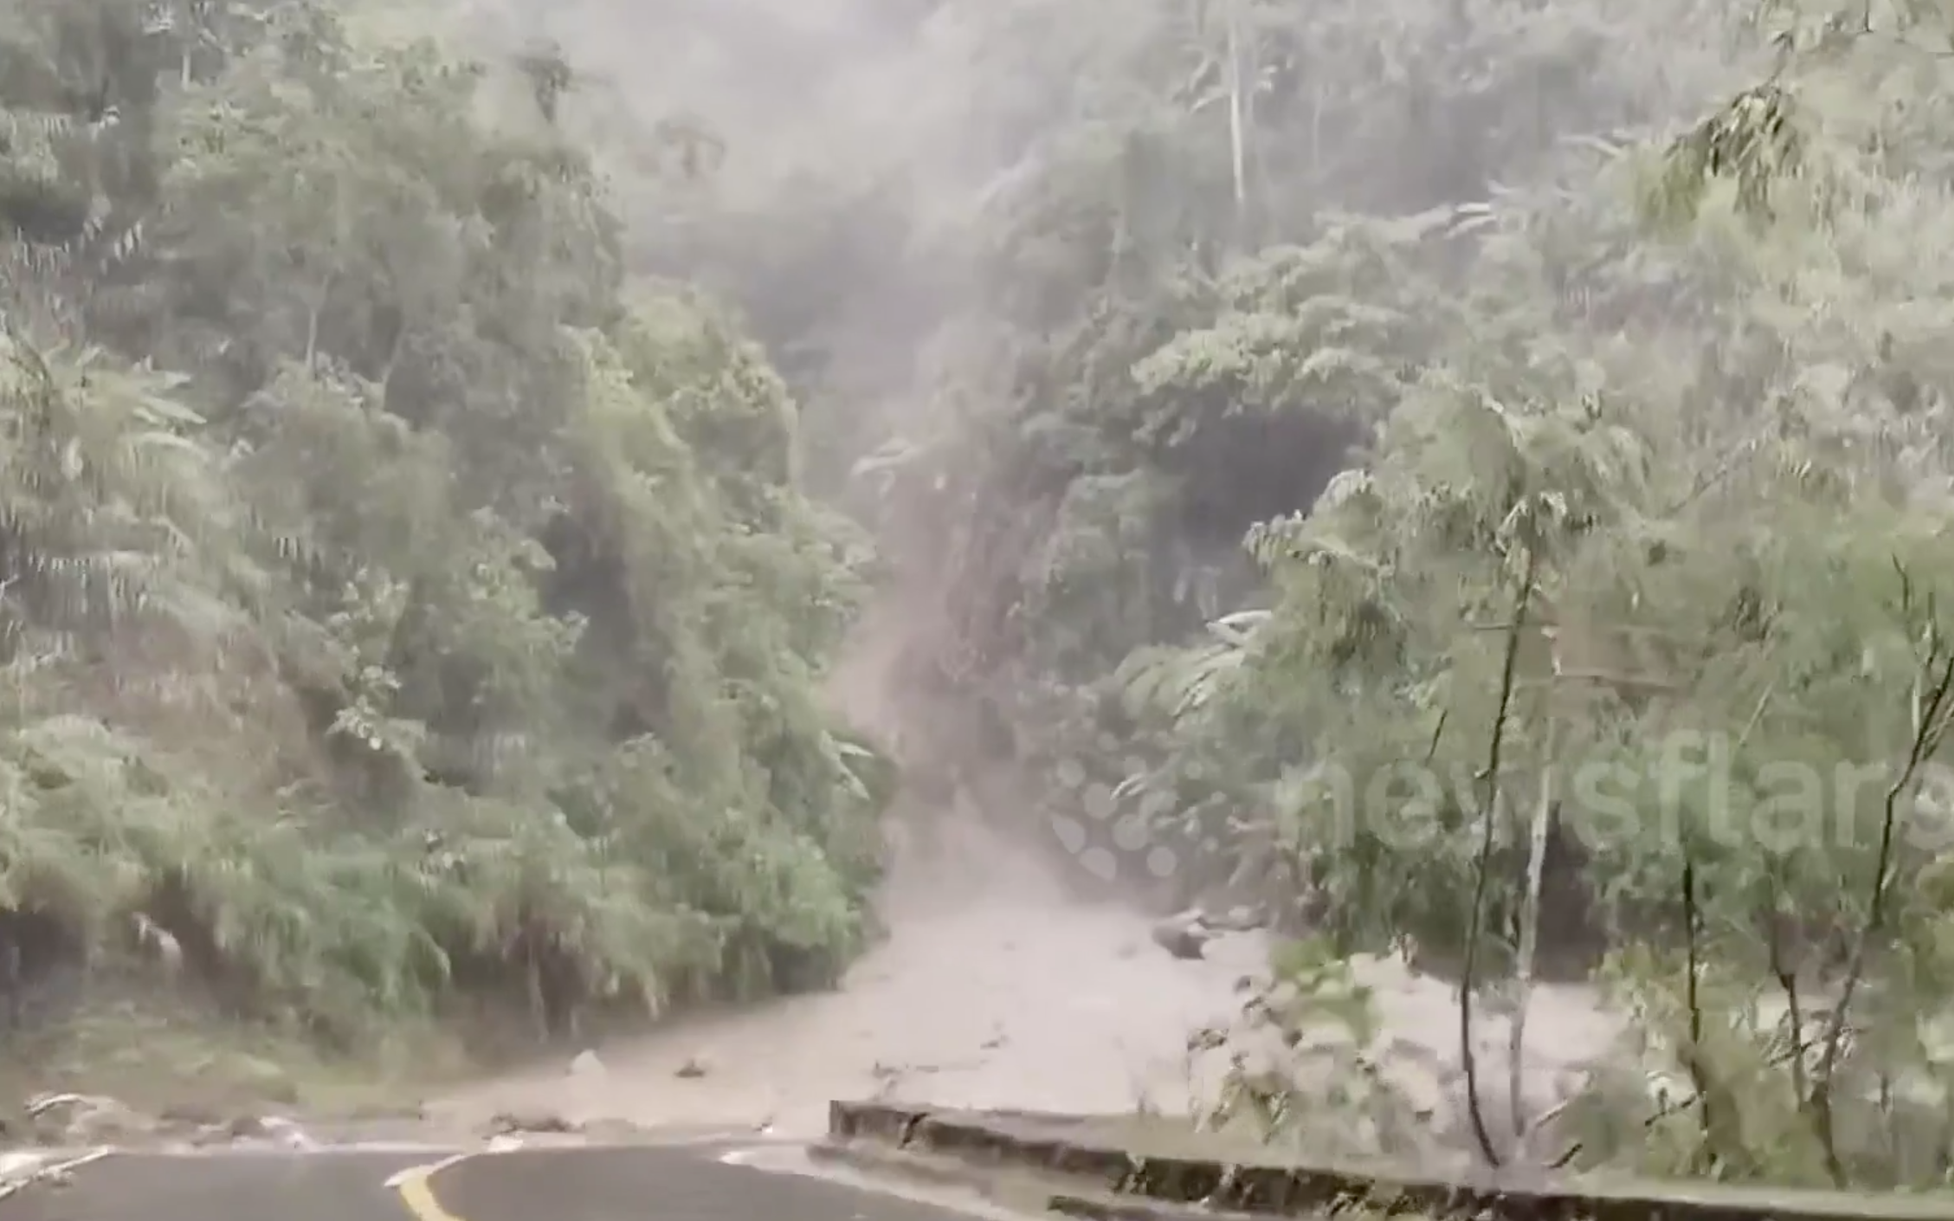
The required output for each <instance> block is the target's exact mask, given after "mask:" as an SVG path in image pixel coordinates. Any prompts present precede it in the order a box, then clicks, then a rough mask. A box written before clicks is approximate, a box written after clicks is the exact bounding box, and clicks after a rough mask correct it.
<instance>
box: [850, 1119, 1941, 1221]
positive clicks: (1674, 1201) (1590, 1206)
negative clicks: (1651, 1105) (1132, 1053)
mask: <svg viewBox="0 0 1954 1221" xmlns="http://www.w3.org/2000/svg"><path fill="white" fill-rule="evenodd" d="M828 1126H829V1140H830V1142H831V1144H833V1145H834V1146H836V1147H837V1148H847V1147H867V1148H870V1149H881V1150H887V1151H890V1152H894V1153H910V1154H922V1155H927V1156H930V1157H932V1158H935V1159H951V1160H954V1161H956V1162H959V1163H962V1164H966V1165H969V1166H970V1167H972V1168H973V1169H985V1170H1010V1169H1016V1170H1022V1171H1028V1172H1032V1173H1035V1174H1039V1175H1041V1176H1048V1177H1050V1178H1052V1179H1053V1180H1062V1181H1065V1182H1068V1183H1076V1184H1078V1188H1077V1191H1076V1192H1075V1193H1074V1192H1067V1193H1063V1194H1055V1195H1054V1196H1053V1197H1052V1199H1051V1200H1050V1204H1051V1206H1052V1207H1053V1208H1054V1210H1055V1211H1060V1212H1064V1213H1067V1214H1069V1215H1073V1216H1080V1217H1088V1218H1095V1219H1097V1221H1113V1219H1115V1218H1119V1219H1122V1221H1135V1219H1137V1218H1141V1217H1161V1216H1164V1215H1181V1216H1185V1215H1186V1211H1185V1210H1186V1209H1187V1208H1188V1207H1189V1206H1192V1205H1195V1204H1200V1205H1202V1206H1203V1209H1204V1212H1206V1215H1208V1216H1210V1217H1211V1216H1212V1215H1213V1213H1212V1212H1211V1211H1207V1210H1226V1211H1229V1212H1234V1213H1240V1214H1251V1215H1259V1216H1264V1217H1266V1216H1298V1215H1302V1214H1305V1213H1319V1212H1324V1211H1327V1210H1330V1209H1333V1208H1336V1207H1338V1206H1344V1205H1349V1204H1354V1203H1367V1204H1369V1205H1371V1206H1374V1207H1382V1208H1386V1209H1388V1210H1390V1211H1392V1212H1417V1213H1424V1214H1432V1215H1443V1216H1461V1215H1470V1216H1473V1217H1475V1218H1476V1217H1490V1218H1496V1219H1497V1221H1574V1219H1576V1218H1580V1219H1582V1221H1652V1219H1654V1218H1674V1219H1676V1221H1848V1219H1851V1221H1861V1219H1863V1221H1954V1194H1937V1195H1897V1194H1894V1195H1864V1194H1854V1193H1846V1192H1818V1191H1784V1190H1776V1189H1752V1188H1739V1187H1725V1186H1721V1185H1718V1184H1711V1183H1682V1182H1677V1183H1667V1182H1649V1181H1622V1180H1609V1181H1606V1182H1602V1181H1596V1180H1592V1179H1583V1178H1572V1177H1549V1176H1545V1175H1511V1174H1487V1175H1482V1176H1477V1177H1473V1178H1467V1179H1453V1178H1440V1177H1434V1176H1430V1175H1426V1174H1421V1173H1419V1172H1418V1171H1417V1170H1416V1169H1415V1168H1411V1167H1405V1166H1395V1165H1381V1164H1378V1165H1358V1164H1345V1165H1335V1166H1331V1165H1307V1164H1302V1163H1300V1162H1297V1161H1289V1160H1281V1159H1267V1160H1263V1159H1259V1158H1258V1159H1257V1160H1241V1159H1239V1158H1237V1157H1231V1156H1228V1155H1227V1154H1225V1153H1222V1152H1220V1151H1219V1150H1218V1149H1216V1148H1215V1142H1214V1141H1212V1140H1209V1141H1206V1142H1205V1143H1206V1144H1207V1146H1208V1147H1207V1148H1202V1147H1201V1146H1202V1144H1203V1143H1204V1142H1203V1141H1202V1140H1201V1139H1200V1138H1198V1137H1196V1138H1192V1139H1186V1138H1184V1139H1182V1140H1180V1141H1177V1142H1174V1141H1168V1140H1166V1139H1164V1138H1162V1137H1160V1136H1158V1135H1155V1136H1151V1137H1150V1136H1148V1135H1146V1134H1144V1133H1141V1134H1139V1135H1138V1136H1137V1137H1136V1138H1135V1139H1129V1140H1115V1139H1112V1138H1110V1137H1109V1136H1108V1135H1107V1133H1108V1132H1109V1131H1110V1130H1113V1128H1114V1126H1115V1125H1113V1124H1111V1123H1110V1122H1109V1121H1106V1120H1095V1119H1093V1118H1091V1117H1087V1116H1064V1115H1052V1114H1046V1113H1037V1112H983V1111H952V1110H931V1109H925V1108H918V1107H905V1106H899V1105H893V1104H888V1103H880V1102H836V1103H834V1104H833V1105H832V1106H831V1107H830V1109H829V1115H828ZM1175 1144H1178V1145H1179V1146H1180V1149H1179V1150H1178V1151H1176V1150H1174V1149H1173V1148H1172V1146H1173V1145H1175Z"/></svg>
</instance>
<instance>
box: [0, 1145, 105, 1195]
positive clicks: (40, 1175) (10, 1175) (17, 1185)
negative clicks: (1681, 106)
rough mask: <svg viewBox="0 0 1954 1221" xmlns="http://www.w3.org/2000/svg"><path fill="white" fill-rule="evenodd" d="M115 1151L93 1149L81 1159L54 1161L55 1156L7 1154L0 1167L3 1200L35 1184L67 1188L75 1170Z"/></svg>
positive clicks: (71, 1158)
mask: <svg viewBox="0 0 1954 1221" xmlns="http://www.w3.org/2000/svg"><path fill="white" fill-rule="evenodd" d="M112 1152H114V1150H113V1149H107V1148H101V1149H91V1150H89V1151H88V1152H87V1153H84V1154H81V1155H80V1156H78V1157H68V1158H62V1159H61V1160H60V1161H55V1160H53V1159H54V1158H55V1157H57V1156H59V1155H57V1154H53V1153H42V1154H35V1153H25V1152H16V1153H9V1154H6V1155H4V1156H5V1164H4V1165H0V1200H4V1199H6V1198H7V1197H9V1196H14V1195H18V1194H20V1193H21V1192H23V1191H25V1190H27V1188H29V1187H32V1186H34V1185H35V1184H46V1185H48V1186H50V1187H61V1186H65V1185H67V1183H68V1182H69V1181H70V1180H71V1178H72V1177H73V1175H74V1172H75V1171H76V1170H79V1169H80V1168H81V1167H83V1166H86V1165H87V1164H88V1163H90V1162H99V1161H101V1160H102V1159H103V1158H105V1157H107V1156H108V1155H109V1154H110V1153H112Z"/></svg>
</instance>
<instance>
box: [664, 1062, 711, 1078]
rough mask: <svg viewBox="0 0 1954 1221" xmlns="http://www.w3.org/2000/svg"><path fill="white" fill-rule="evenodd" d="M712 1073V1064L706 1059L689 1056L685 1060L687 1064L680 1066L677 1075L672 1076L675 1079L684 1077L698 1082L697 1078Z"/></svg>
mask: <svg viewBox="0 0 1954 1221" xmlns="http://www.w3.org/2000/svg"><path fill="white" fill-rule="evenodd" d="M711 1071H712V1062H711V1061H709V1060H707V1059H706V1058H705V1057H703V1056H687V1057H686V1058H685V1063H683V1064H681V1065H679V1066H678V1071H677V1072H676V1073H673V1074H672V1075H673V1076H675V1077H684V1078H686V1079H687V1080H696V1079H697V1078H700V1077H703V1076H705V1075H706V1074H707V1073H709V1072H711Z"/></svg>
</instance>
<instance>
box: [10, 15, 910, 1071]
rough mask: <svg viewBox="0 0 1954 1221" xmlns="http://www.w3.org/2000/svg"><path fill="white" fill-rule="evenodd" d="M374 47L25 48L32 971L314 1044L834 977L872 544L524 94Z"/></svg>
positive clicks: (324, 40)
mask: <svg viewBox="0 0 1954 1221" xmlns="http://www.w3.org/2000/svg"><path fill="white" fill-rule="evenodd" d="M363 20H364V19H363V16H362V12H361V11H360V10H355V9H350V8H340V9H334V8H332V7H330V6H322V5H314V4H286V5H278V6H275V7H269V6H267V7H263V8H259V9H254V8H252V7H251V6H246V5H219V4H183V5H175V6H162V7H159V6H156V5H146V4H143V3H138V2H136V0H64V2H63V3H60V4H13V5H6V6H0V50H4V54H5V56H6V63H7V68H6V71H5V72H4V73H0V105H4V109H3V110H0V223H3V224H4V226H5V232H4V241H5V246H4V250H5V262H4V274H5V277H6V280H5V297H4V299H3V300H4V304H3V305H0V309H3V310H4V315H3V316H4V318H5V320H6V331H5V335H4V338H0V344H3V345H4V353H0V361H3V363H4V377H0V410H3V411H4V419H5V424H4V433H5V437H6V441H5V449H4V454H5V457H4V467H0V524H3V525H4V532H0V540H4V541H0V548H4V556H5V563H4V569H5V573H6V576H5V579H4V583H0V590H3V591H4V593H3V594H0V617H3V618H4V623H5V628H6V630H5V636H4V640H5V646H4V661H5V671H4V673H5V680H4V682H5V687H6V690H7V698H6V700H5V712H4V713H0V776H4V780H3V781H0V784H4V787H5V791H6V794H7V797H6V813H5V818H4V821H0V827H4V831H3V832H0V834H4V837H5V840H4V842H5V847H4V849H3V850H0V900H4V902H5V904H6V906H7V907H8V908H9V909H10V910H11V911H12V912H14V913H15V918H14V920H13V921H12V923H11V925H10V926H9V927H10V932H11V935H12V936H13V938H14V939H15V941H16V943H17V951H18V953H19V954H20V955H21V958H22V968H21V969H22V970H23V971H24V972H25V973H26V975H27V976H29V977H30V979H29V981H28V982H31V979H32V977H34V976H36V975H37V974H39V973H43V972H45V971H46V970H49V969H52V968H53V967H54V966H56V965H65V964H66V963H67V961H68V960H69V959H72V958H73V957H74V956H75V955H77V954H92V955H97V956H99V955H100V954H102V953H104V952H107V953H114V952H115V951H116V949H117V947H119V946H122V945H125V944H127V943H128V942H130V941H131V940H133V939H135V932H136V930H137V929H142V930H149V931H148V933H147V935H148V936H150V937H151V938H152V939H153V938H155V937H156V935H157V934H156V932H155V930H160V931H161V933H162V934H166V935H167V936H168V937H169V938H171V939H173V940H174V942H175V943H176V944H177V945H178V946H179V947H180V949H181V951H182V955H183V957H184V959H185V961H186V963H187V965H188V966H190V967H192V968H193V969H194V970H195V972H196V973H197V974H198V975H199V976H200V977H201V978H203V979H205V980H206V981H208V982H210V983H213V984H215V985H216V986H217V988H218V994H219V995H220V996H222V997H224V998H225V999H226V1000H227V1001H228V1002H229V1003H231V1004H233V1005H235V1006H237V1007H239V1008H241V1009H243V1010H244V1011H246V1012H249V1013H253V1014H261V1015H286V1014H301V1015H304V1016H305V1017H306V1019H307V1020H308V1021H309V1022H310V1023H312V1025H313V1026H314V1027H315V1028H316V1029H318V1030H320V1031H322V1032H324V1033H326V1034H329V1035H334V1036H339V1037H345V1036H349V1035H351V1034H352V1033H353V1032H354V1031H356V1030H358V1029H360V1028H361V1027H362V1026H363V1025H364V1024H365V1023H367V1022H369V1021H370V1020H372V1019H374V1018H376V1017H383V1016H394V1017H399V1016H401V1015H404V1014H413V1013H427V1012H430V1011H435V1010H438V1009H439V1008H440V1006H441V1005H442V1003H443V1001H444V999H445V998H448V997H453V996H461V995H472V996H479V997H483V998H486V999H489V1000H494V999H496V998H506V999H508V1000H513V1001H517V1002H520V1003H526V1004H528V1005H529V1006H531V1008H532V1010H533V1012H534V1015H535V1017H536V1019H537V1021H538V1022H539V1023H541V1024H542V1025H543V1026H545V1027H548V1028H557V1027H560V1026H561V1025H563V1024H564V1023H566V1022H569V1021H574V1019H575V1017H576V1014H577V1012H578V1011H579V1010H580V1009H582V1008H584V1007H587V1006H589V1005H593V1004H597V1005H609V1004H612V1003H623V1004H629V1005H633V1006H638V1005H643V1006H649V1007H650V1008H651V1009H652V1010H653V1011H656V1010H658V1009H659V1008H660V1007H662V1006H665V1005H668V1004H672V1003H682V1002H685V1001H687V1000H690V999H697V998H702V997H709V996H716V995H723V994H727V993H729V992H730V993H750V992H753V991H766V990H772V989H775V988H778V987H782V986H795V987H804V986H808V985H810V984H815V983H819V982H820V981H821V980H823V979H824V978H826V977H830V976H831V975H832V974H833V973H834V971H835V970H836V969H837V967H838V965H839V964H840V963H842V962H843V961H845V960H846V958H847V956H848V955H849V954H850V953H851V952H852V950H853V948H854V947H856V946H857V945H858V944H859V943H860V941H861V939H862V937H863V932H864V929H863V912H862V895H863V890H864V887H865V886H866V884H867V883H868V882H869V881H870V880H871V879H872V877H873V875H874V873H875V872H876V869H877V867H878V862H877V843H878V841H877V839H876V828H875V818H876V815H877V812H878V810H879V808H880V806H881V804H882V802H883V801H884V800H886V797H887V782H886V778H884V777H883V776H882V775H881V771H882V769H881V767H880V765H879V764H877V763H876V762H875V759H874V756H873V755H872V753H870V752H868V751H867V750H866V748H864V747H863V746H862V745H860V744H858V743H855V742H854V741H852V740H851V738H850V737H848V736H847V735H845V734H843V733H842V732H841V731H840V729H839V727H838V726H837V725H836V724H834V723H833V722H832V721H831V720H830V718H829V716H828V715H827V713H826V712H825V710H824V709H823V708H822V706H821V705H820V703H819V699H818V696H819V682H820V677H821V673H822V669H823V666H824V664H825V659H827V658H828V657H829V656H830V654H831V653H832V651H833V650H834V648H835V646H836V644H837V642H838V640H839V638H840V635H841V633H842V631H843V629H844V627H845V625H846V623H847V621H848V619H849V617H850V615H851V613H852V610H853V608H854V607H855V605H856V604H857V602H858V600H859V597H860V592H861V590H860V581H859V578H860V571H859V570H860V565H861V559H862V556H863V554H864V549H863V546H862V541H861V539H860V537H859V536H858V533H857V532H855V531H854V530H852V529H851V528H850V527H848V526H847V525H846V523H845V522H843V521H841V520H840V519H838V518H836V517H835V516H834V515H832V514H829V513H826V512H824V511H822V510H821V509H819V508H818V507H816V506H815V505H813V504H811V503H810V502H809V501H808V500H807V499H806V498H805V496H804V495H803V494H802V493H801V491H800V490H799V488H798V480H797V476H796V473H795V468H796V463H797V448H798V441H797V435H796V433H797V419H796V408H795V406H794V403H793V400H792V399H791V397H790V395H789V393H788V391H787V389H786V387H785V386H784V385H783V383H782V382H781V380H780V378H779V377H778V376H777V375H776V374H775V373H774V372H773V370H772V369H771V367H770V366H769V364H768V362H767V360H766V358H765V356H764V354H763V353H762V352H761V351H760V350H759V349H758V348H756V347H755V346H754V345H753V344H751V343H750V342H748V341H747V340H745V339H744V338H742V336H741V334H740V331H739V329H738V328H737V326H736V325H735V324H734V323H733V322H732V321H731V320H729V319H728V318H727V317H726V316H724V315H723V314H722V313H721V312H719V311H718V310H717V309H716V308H715V307H713V306H711V305H710V304H709V303H707V302H705V301H704V300H702V299H699V298H698V297H697V296H696V294H694V293H692V292H691V291H690V290H688V289H686V288H684V287H683V286H678V285H663V284H659V283H656V282H651V281H642V280H641V281H638V282H635V283H634V284H630V285H627V283H626V279H625V276H624V272H623V266H622V254H621V245H620V228H619V225H618V222H617V219H616V217H615V214H614V211H613V205H612V203H611V202H609V201H608V200H607V198H606V195H605V191H604V189H603V188H602V186H601V184H600V182H599V180H598V178H597V176H596V175H595V173H594V172H593V170H592V168H591V166H590V164H589V160H588V156H587V155H586V154H585V153H583V152H580V151H579V150H578V148H577V147H576V146H575V145H573V144H572V143H571V142H569V141H568V140H567V138H565V137H564V136H563V135H562V134H561V133H560V132H558V131H557V129H556V128H555V127H554V126H553V125H552V123H551V122H550V121H548V113H549V109H550V108H549V107H548V106H547V104H545V105H544V106H542V107H540V108H539V106H538V102H545V103H547V97H546V96H545V94H544V93H543V92H536V93H535V94H534V95H533V96H532V91H531V89H530V88H529V85H530V81H531V79H533V76H534V74H533V73H532V74H531V77H529V78H526V77H524V76H523V75H520V74H517V73H514V72H504V73H496V72H488V71H485V70H484V69H482V68H480V67H478V66H476V65H472V64H469V63H466V62H463V61H461V60H459V59H457V58H455V57H454V56H452V55H451V54H448V53H445V52H444V51H443V50H442V49H441V48H440V47H439V46H438V45H436V44H435V43H433V42H430V41H425V40H416V39H409V38H403V37H400V36H397V35H394V34H391V33H387V32H383V31H378V30H375V29H369V28H368V27H367V26H366V25H364V24H363ZM424 28H425V27H424ZM505 76H506V77H507V79H504V77H505Z"/></svg>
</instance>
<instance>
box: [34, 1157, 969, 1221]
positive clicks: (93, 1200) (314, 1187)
mask: <svg viewBox="0 0 1954 1221" xmlns="http://www.w3.org/2000/svg"><path fill="white" fill-rule="evenodd" d="M721 1151H722V1150H718V1149H715V1148H713V1147H711V1146H695V1147H665V1148H658V1147H649V1148H648V1147H641V1146H640V1147H607V1148H596V1147H583V1148H576V1147H572V1148H553V1149H519V1150H514V1151H511V1152H506V1153H477V1154H460V1155H454V1156H452V1157H449V1158H444V1157H443V1156H442V1155H441V1154H439V1153H433V1152H413V1151H394V1150H388V1151H373V1150H324V1151H317V1152H306V1153H292V1152H285V1151H278V1152H255V1151H254V1152H234V1153H233V1152H223V1153H207V1154H197V1155H170V1154H152V1153H126V1154H115V1155H113V1156H110V1157H107V1158H104V1159H103V1160H101V1161H98V1162H93V1163H90V1164H89V1165H87V1166H83V1167H81V1168H80V1169H78V1170H76V1171H75V1172H74V1174H73V1178H72V1181H70V1182H69V1183H67V1184H65V1185H61V1186H55V1185H38V1184H37V1185H35V1186H32V1187H29V1188H28V1189H27V1190H26V1191H24V1192H22V1193H20V1194H18V1195H15V1196H13V1197H12V1198H9V1199H6V1200H0V1221H969V1217H968V1215H967V1214H965V1213H963V1212H961V1211H958V1210H956V1209H953V1208H951V1207H948V1206H943V1205H936V1204H929V1203H924V1202H921V1201H918V1200H914V1199H910V1198H906V1197H904V1196H899V1195H893V1194H884V1193H881V1192H876V1191H870V1190H866V1189H863V1188H858V1187H853V1186H849V1185H847V1184H844V1183H838V1182H827V1181H823V1180H821V1179H817V1178H811V1177H807V1176H804V1175H797V1174H787V1173H779V1172H773V1171H768V1170H760V1169H753V1168H750V1167H746V1166H737V1165H727V1164H724V1163H722V1162H721V1161H719V1159H718V1154H719V1152H721Z"/></svg>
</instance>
